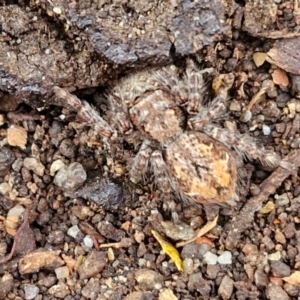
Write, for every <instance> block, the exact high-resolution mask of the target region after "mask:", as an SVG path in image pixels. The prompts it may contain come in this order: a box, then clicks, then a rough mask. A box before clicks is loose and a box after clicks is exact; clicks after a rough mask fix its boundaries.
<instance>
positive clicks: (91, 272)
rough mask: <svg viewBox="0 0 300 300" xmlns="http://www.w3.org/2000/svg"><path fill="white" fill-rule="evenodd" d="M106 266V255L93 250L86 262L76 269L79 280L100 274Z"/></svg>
mask: <svg viewBox="0 0 300 300" xmlns="http://www.w3.org/2000/svg"><path fill="white" fill-rule="evenodd" d="M106 264H107V259H106V253H105V252H103V251H96V250H93V251H92V252H91V254H90V255H89V256H88V257H87V258H86V260H85V261H84V262H83V264H81V265H80V266H79V267H78V274H79V276H80V279H87V278H91V277H93V276H96V275H97V274H99V273H101V271H102V270H103V269H104V267H105V266H106Z"/></svg>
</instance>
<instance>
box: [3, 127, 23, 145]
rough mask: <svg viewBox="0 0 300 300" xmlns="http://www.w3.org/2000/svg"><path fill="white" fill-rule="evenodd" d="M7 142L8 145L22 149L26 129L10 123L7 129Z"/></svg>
mask: <svg viewBox="0 0 300 300" xmlns="http://www.w3.org/2000/svg"><path fill="white" fill-rule="evenodd" d="M7 143H8V144H9V145H10V146H16V147H19V148H21V149H23V150H24V149H25V148H26V143H27V131H26V129H24V128H23V127H20V126H16V125H11V126H10V127H9V128H8V129H7Z"/></svg>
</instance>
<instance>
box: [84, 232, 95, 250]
mask: <svg viewBox="0 0 300 300" xmlns="http://www.w3.org/2000/svg"><path fill="white" fill-rule="evenodd" d="M83 243H84V244H85V245H86V246H87V247H89V248H92V247H93V246H94V242H93V239H92V238H91V236H89V235H86V236H85V237H84V239H83Z"/></svg>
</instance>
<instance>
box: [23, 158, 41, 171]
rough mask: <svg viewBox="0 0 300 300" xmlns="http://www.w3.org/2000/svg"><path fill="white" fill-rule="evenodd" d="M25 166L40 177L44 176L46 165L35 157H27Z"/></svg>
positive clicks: (24, 162)
mask: <svg viewBox="0 0 300 300" xmlns="http://www.w3.org/2000/svg"><path fill="white" fill-rule="evenodd" d="M23 166H24V167H25V168H27V169H28V170H30V171H32V172H33V173H35V174H36V175H38V176H43V175H44V171H45V167H44V165H43V164H42V163H41V162H39V161H38V160H37V159H36V158H34V157H26V158H25V159H24V161H23Z"/></svg>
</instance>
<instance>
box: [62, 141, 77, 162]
mask: <svg viewBox="0 0 300 300" xmlns="http://www.w3.org/2000/svg"><path fill="white" fill-rule="evenodd" d="M58 150H59V152H60V153H61V154H62V155H64V156H65V157H68V158H73V157H74V156H75V154H76V151H75V150H76V149H75V145H74V142H73V141H71V140H70V139H64V140H62V142H61V143H60V145H59V147H58Z"/></svg>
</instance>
